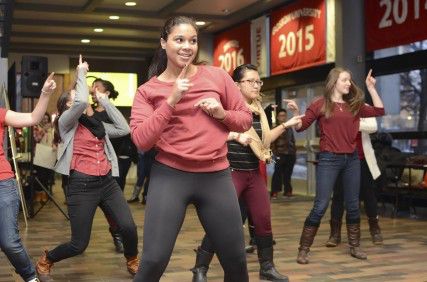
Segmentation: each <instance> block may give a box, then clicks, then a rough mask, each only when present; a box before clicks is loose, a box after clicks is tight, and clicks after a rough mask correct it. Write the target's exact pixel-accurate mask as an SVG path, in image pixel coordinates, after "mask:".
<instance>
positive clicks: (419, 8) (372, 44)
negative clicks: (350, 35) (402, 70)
mask: <svg viewBox="0 0 427 282" xmlns="http://www.w3.org/2000/svg"><path fill="white" fill-rule="evenodd" d="M365 23H366V24H365V29H366V31H365V34H366V49H367V51H374V50H378V49H383V48H388V47H393V46H399V45H404V44H409V43H412V42H416V41H421V40H424V39H427V0H381V1H378V0H376V1H373V0H365Z"/></svg>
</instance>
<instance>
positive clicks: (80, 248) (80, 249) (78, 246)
mask: <svg viewBox="0 0 427 282" xmlns="http://www.w3.org/2000/svg"><path fill="white" fill-rule="evenodd" d="M88 245H89V241H87V242H83V241H80V242H78V241H71V243H70V247H71V251H72V252H73V255H80V254H82V253H84V251H85V250H86V248H87V246H88Z"/></svg>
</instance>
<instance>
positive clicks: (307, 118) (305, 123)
mask: <svg viewBox="0 0 427 282" xmlns="http://www.w3.org/2000/svg"><path fill="white" fill-rule="evenodd" d="M319 112H320V111H319V103H317V102H313V103H311V105H310V106H309V107H308V108H307V110H306V111H305V113H304V116H303V117H302V119H301V120H302V126H301V127H300V128H299V129H297V130H296V131H297V132H300V131H304V130H306V129H307V128H308V127H309V126H310V125H311V124H312V123H313V122H314V121H315V120H317V118H318V115H319Z"/></svg>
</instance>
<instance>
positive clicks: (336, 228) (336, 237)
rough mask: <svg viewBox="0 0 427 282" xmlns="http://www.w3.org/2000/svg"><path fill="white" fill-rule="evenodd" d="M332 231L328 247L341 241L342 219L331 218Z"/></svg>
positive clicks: (327, 243) (334, 245)
mask: <svg viewBox="0 0 427 282" xmlns="http://www.w3.org/2000/svg"><path fill="white" fill-rule="evenodd" d="M329 224H330V226H331V233H330V235H329V239H328V241H327V242H326V247H336V246H338V244H339V243H341V220H336V219H331V220H330V221H329Z"/></svg>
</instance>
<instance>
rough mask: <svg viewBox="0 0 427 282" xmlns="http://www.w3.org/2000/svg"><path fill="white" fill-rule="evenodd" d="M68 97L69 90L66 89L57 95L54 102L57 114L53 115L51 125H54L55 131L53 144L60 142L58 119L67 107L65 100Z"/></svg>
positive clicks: (66, 100)
mask: <svg viewBox="0 0 427 282" xmlns="http://www.w3.org/2000/svg"><path fill="white" fill-rule="evenodd" d="M69 99H70V92H69V91H66V92H64V93H62V94H61V96H59V98H58V101H57V102H56V109H57V110H58V115H57V116H56V117H55V121H54V122H53V125H54V127H55V132H54V135H53V144H56V145H58V144H59V143H61V135H60V134H59V126H58V121H59V118H60V117H61V115H62V113H63V112H65V111H66V110H67V109H68V106H67V102H68V100H69Z"/></svg>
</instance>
